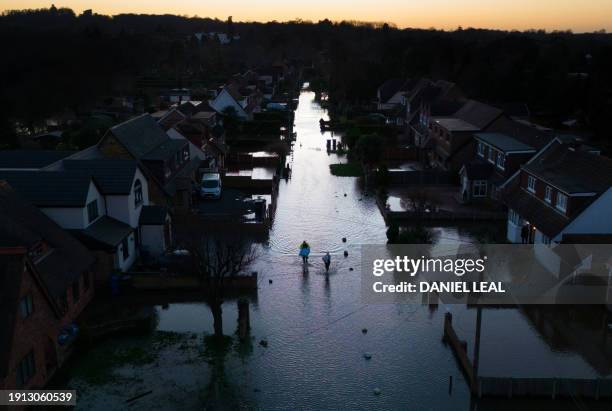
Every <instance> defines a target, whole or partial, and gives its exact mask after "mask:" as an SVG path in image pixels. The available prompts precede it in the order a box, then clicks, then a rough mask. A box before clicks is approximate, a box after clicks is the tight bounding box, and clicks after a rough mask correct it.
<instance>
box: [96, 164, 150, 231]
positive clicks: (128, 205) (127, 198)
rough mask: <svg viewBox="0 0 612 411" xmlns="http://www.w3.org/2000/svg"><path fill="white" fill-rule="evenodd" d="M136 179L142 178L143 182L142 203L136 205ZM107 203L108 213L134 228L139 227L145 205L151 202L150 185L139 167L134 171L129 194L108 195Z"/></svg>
mask: <svg viewBox="0 0 612 411" xmlns="http://www.w3.org/2000/svg"><path fill="white" fill-rule="evenodd" d="M136 180H140V182H141V183H142V203H141V204H140V205H139V206H138V207H135V205H134V204H135V203H134V201H135V198H136V193H135V191H134V184H135V183H136ZM106 204H107V207H108V215H109V216H110V217H112V218H114V219H116V220H119V221H121V222H123V223H125V224H127V225H129V226H130V227H132V228H137V227H138V220H139V219H140V212H141V211H142V206H143V205H148V204H149V185H148V183H147V179H146V178H145V176H144V175H143V174H142V172H141V171H140V169H139V168H137V169H136V173H134V178H133V179H132V185H131V188H130V194H129V195H107V196H106Z"/></svg>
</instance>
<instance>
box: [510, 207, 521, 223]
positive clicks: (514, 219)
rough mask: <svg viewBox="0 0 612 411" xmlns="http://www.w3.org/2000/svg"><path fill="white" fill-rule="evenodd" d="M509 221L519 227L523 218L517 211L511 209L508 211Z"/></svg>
mask: <svg viewBox="0 0 612 411" xmlns="http://www.w3.org/2000/svg"><path fill="white" fill-rule="evenodd" d="M508 219H509V220H510V222H511V223H512V224H514V225H519V223H520V221H521V216H520V215H519V214H518V213H517V212H516V211H514V210H512V209H510V211H508Z"/></svg>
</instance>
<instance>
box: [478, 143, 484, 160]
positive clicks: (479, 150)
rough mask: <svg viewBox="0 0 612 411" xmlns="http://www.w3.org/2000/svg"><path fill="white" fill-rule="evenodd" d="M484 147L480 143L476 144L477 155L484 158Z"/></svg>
mask: <svg viewBox="0 0 612 411" xmlns="http://www.w3.org/2000/svg"><path fill="white" fill-rule="evenodd" d="M484 152H485V146H484V144H482V143H481V142H480V141H479V142H478V155H479V156H480V157H482V158H484Z"/></svg>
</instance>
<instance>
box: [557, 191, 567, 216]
mask: <svg viewBox="0 0 612 411" xmlns="http://www.w3.org/2000/svg"><path fill="white" fill-rule="evenodd" d="M555 207H557V210H559V211H563V212H565V211H567V196H566V195H565V194H561V193H557V202H556V203H555Z"/></svg>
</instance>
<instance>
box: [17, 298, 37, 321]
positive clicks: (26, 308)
mask: <svg viewBox="0 0 612 411" xmlns="http://www.w3.org/2000/svg"><path fill="white" fill-rule="evenodd" d="M19 312H21V318H23V319H26V318H28V317H29V316H30V314H32V312H34V301H33V300H32V294H28V295H26V296H25V297H23V298H22V299H21V301H19Z"/></svg>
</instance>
